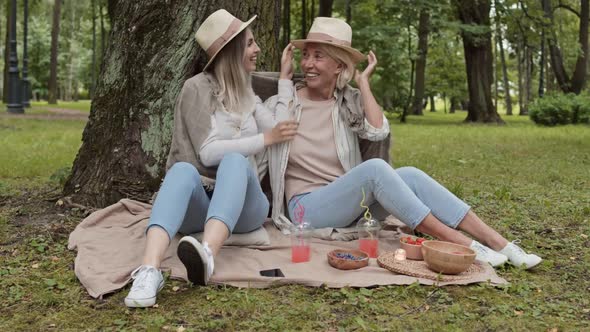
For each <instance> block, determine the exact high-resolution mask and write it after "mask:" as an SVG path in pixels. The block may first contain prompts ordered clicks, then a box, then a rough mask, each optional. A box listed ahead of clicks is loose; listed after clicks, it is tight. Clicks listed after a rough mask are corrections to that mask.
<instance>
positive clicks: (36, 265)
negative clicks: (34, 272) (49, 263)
mask: <svg viewBox="0 0 590 332" xmlns="http://www.w3.org/2000/svg"><path fill="white" fill-rule="evenodd" d="M31 267H32V268H34V269H38V268H39V263H35V264H33V265H31Z"/></svg>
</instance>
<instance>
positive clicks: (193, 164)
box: [125, 9, 297, 307]
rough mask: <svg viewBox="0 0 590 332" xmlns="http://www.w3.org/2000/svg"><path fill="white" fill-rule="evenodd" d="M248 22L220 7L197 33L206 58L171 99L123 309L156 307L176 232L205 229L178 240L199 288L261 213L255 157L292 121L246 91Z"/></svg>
mask: <svg viewBox="0 0 590 332" xmlns="http://www.w3.org/2000/svg"><path fill="white" fill-rule="evenodd" d="M254 19H255V17H252V18H251V19H250V20H249V21H247V22H242V21H240V20H239V19H237V18H235V17H234V16H233V15H231V14H230V13H228V12H227V11H225V10H223V9H221V10H218V11H216V12H214V13H213V14H211V15H210V16H209V17H208V18H207V19H206V20H205V21H204V22H203V23H202V24H201V26H200V27H199V29H198V31H197V33H196V40H197V42H198V44H199V45H200V46H201V47H202V48H203V49H204V50H205V52H206V53H207V55H208V56H209V62H208V63H207V65H206V66H205V68H204V71H203V72H202V73H200V74H198V75H196V76H194V77H192V78H190V79H188V80H187V81H186V82H185V83H184V86H183V88H182V91H181V92H180V95H179V96H178V99H177V102H176V107H175V111H174V132H173V138H172V145H171V148H170V153H169V155H168V162H167V170H168V171H167V173H166V176H165V178H164V181H163V183H162V186H161V188H160V191H159V193H158V196H157V198H156V200H155V202H154V206H153V210H152V214H151V217H150V221H149V225H148V227H147V244H146V248H145V251H144V256H143V263H142V265H141V266H140V267H138V268H137V269H136V270H135V271H133V272H132V274H131V276H132V278H133V279H134V281H133V286H132V287H131V290H130V292H129V294H128V296H127V297H126V298H125V304H126V305H127V306H130V307H146V306H152V305H154V304H155V302H156V295H157V293H158V291H159V290H160V289H161V288H162V287H163V284H164V281H163V278H162V273H161V272H160V270H159V266H160V263H161V261H162V259H163V256H164V253H165V251H166V249H167V248H168V246H169V243H170V239H172V238H173V237H174V235H175V234H176V233H177V232H181V233H184V234H191V233H195V232H203V231H204V235H203V242H202V243H200V242H199V241H197V240H196V239H194V238H193V237H190V236H185V237H184V238H182V239H181V241H180V244H179V247H178V255H179V258H180V259H181V261H182V262H183V263H184V264H185V266H186V267H187V272H188V278H189V280H190V281H192V282H193V283H195V284H200V285H205V284H207V281H208V279H209V278H210V276H211V275H212V273H213V267H214V264H213V262H214V261H213V259H214V257H215V255H216V254H217V252H218V251H219V249H220V247H221V245H222V244H223V242H224V241H225V240H226V239H227V237H228V236H229V234H231V233H232V232H234V233H245V232H250V231H252V230H255V229H257V228H259V227H260V226H261V225H262V224H263V222H264V220H265V217H266V216H267V215H268V209H269V202H268V200H267V198H266V196H265V194H264V193H263V192H262V190H261V188H260V182H259V177H258V176H259V174H262V173H263V172H262V171H264V170H265V167H264V166H265V165H264V164H263V160H262V158H260V155H261V152H263V150H264V149H265V147H267V146H269V145H272V144H275V143H279V142H284V141H288V140H290V139H292V138H293V136H294V134H295V130H296V126H297V124H296V122H294V121H286V122H282V123H279V124H276V121H275V120H274V115H273V114H271V113H270V112H269V111H268V110H267V109H266V108H265V107H264V106H263V105H262V103H261V101H260V99H259V98H258V97H256V96H255V95H254V93H253V91H252V86H251V83H250V73H251V72H253V71H254V70H255V69H256V59H257V56H258V53H259V52H260V49H259V48H258V45H257V44H256V41H255V40H254V37H253V35H252V32H251V31H250V29H249V28H248V26H249V25H250V23H252V21H253V20H254ZM259 171H260V172H259Z"/></svg>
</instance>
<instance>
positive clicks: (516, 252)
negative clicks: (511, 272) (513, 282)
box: [500, 241, 543, 269]
mask: <svg viewBox="0 0 590 332" xmlns="http://www.w3.org/2000/svg"><path fill="white" fill-rule="evenodd" d="M516 243H519V242H518V241H513V242H508V244H507V245H506V247H504V249H502V250H500V253H501V254H503V255H506V257H508V262H510V264H512V265H514V266H519V267H520V266H523V265H524V266H525V268H526V269H530V268H532V267H534V266H536V265H537V264H539V263H541V261H542V260H543V259H542V258H541V257H539V256H537V255H535V254H527V253H526V252H525V251H524V250H522V248H520V247H519V246H517V245H516Z"/></svg>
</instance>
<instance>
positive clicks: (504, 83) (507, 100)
mask: <svg viewBox="0 0 590 332" xmlns="http://www.w3.org/2000/svg"><path fill="white" fill-rule="evenodd" d="M498 41H499V43H498V48H499V49H500V61H501V63H502V86H503V87H504V104H506V115H512V98H510V82H509V81H508V66H506V56H505V54H504V45H503V38H502V30H500V29H498Z"/></svg>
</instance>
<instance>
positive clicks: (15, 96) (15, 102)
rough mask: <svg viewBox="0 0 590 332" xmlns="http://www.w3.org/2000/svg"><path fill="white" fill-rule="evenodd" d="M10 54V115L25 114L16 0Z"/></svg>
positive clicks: (12, 8) (11, 27) (12, 11)
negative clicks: (18, 45)
mask: <svg viewBox="0 0 590 332" xmlns="http://www.w3.org/2000/svg"><path fill="white" fill-rule="evenodd" d="M10 19H11V22H10V53H9V56H8V104H7V105H6V108H7V111H8V112H9V113H16V114H19V113H24V112H25V110H24V109H23V105H22V104H21V96H20V94H19V85H20V82H19V77H18V58H17V55H16V0H12V1H11V8H10Z"/></svg>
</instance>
